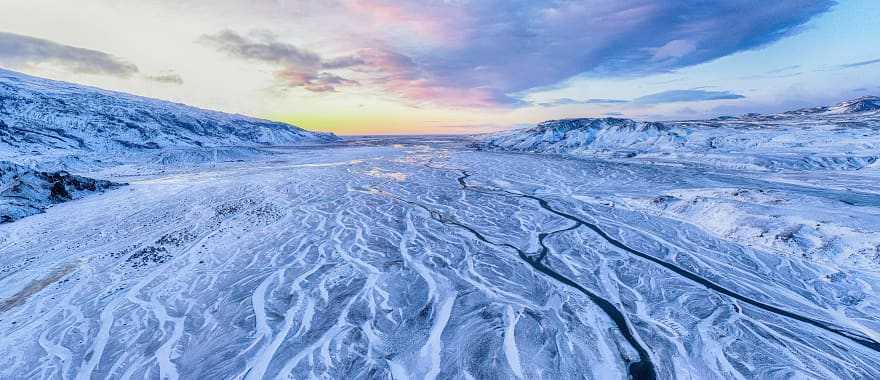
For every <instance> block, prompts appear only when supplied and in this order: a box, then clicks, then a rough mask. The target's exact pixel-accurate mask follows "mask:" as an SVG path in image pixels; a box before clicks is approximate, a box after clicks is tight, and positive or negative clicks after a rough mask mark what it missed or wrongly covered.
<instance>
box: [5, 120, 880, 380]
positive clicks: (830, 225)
mask: <svg viewBox="0 0 880 380" xmlns="http://www.w3.org/2000/svg"><path fill="white" fill-rule="evenodd" d="M822 112H825V111H822ZM205 145H206V146H204V147H197V148H192V149H190V148H186V147H175V148H163V149H156V152H154V153H151V154H149V155H143V156H131V157H134V158H131V157H128V158H126V160H128V161H125V162H112V163H108V162H107V160H102V161H101V162H97V161H96V160H95V157H96V156H95V155H94V153H93V152H85V153H82V157H84V158H80V157H79V156H76V155H77V154H79V153H77V152H76V151H75V150H74V151H70V150H66V149H68V148H67V147H63V148H62V149H65V150H66V151H65V154H67V155H68V156H70V157H73V156H76V157H77V158H76V159H73V158H71V159H70V160H68V162H77V165H79V166H81V167H82V168H83V169H82V170H80V171H78V172H76V174H77V175H83V176H85V177H90V178H101V179H105V180H110V181H112V182H115V183H127V184H128V185H127V186H123V187H118V188H114V189H112V190H110V191H106V192H104V193H101V194H95V195H90V196H85V197H81V198H79V199H74V200H71V201H68V202H64V203H60V204H58V205H55V206H52V207H50V208H48V209H47V210H46V212H45V213H42V214H36V215H32V216H29V217H26V218H22V219H20V220H17V221H15V222H12V223H6V224H2V225H0V378H2V379H7V378H9V379H27V378H70V379H103V378H114V379H115V378H171V379H174V378H245V379H259V378H292V379H300V378H356V379H361V378H395V379H405V378H411V379H423V378H429V379H430V378H441V379H447V378H462V379H466V378H477V379H496V378H497V379H508V378H524V379H540V378H543V379H569V378H588V379H614V378H620V379H625V378H636V379H654V378H656V379H672V378H676V379H755V378H768V379H780V378H783V379H784V378H795V379H802V378H816V379H875V378H880V317H878V316H880V289H878V287H880V270H878V263H877V259H876V258H875V257H876V256H871V253H872V252H871V251H870V248H871V247H872V246H873V247H874V248H875V250H876V247H877V245H880V242H878V239H877V229H878V226H880V220H878V213H880V188H878V187H880V186H878V185H877V181H874V178H876V177H875V174H872V173H873V172H872V169H871V168H868V167H865V168H861V169H859V170H823V171H817V169H809V170H807V169H801V170H795V171H782V170H779V169H778V168H777V169H776V170H768V169H766V168H763V169H760V170H751V169H746V168H729V167H727V168H712V169H711V170H710V169H708V168H707V166H705V165H697V164H690V163H688V162H684V161H682V162H678V163H675V164H674V165H673V164H670V163H668V162H663V163H658V162H656V161H654V160H648V159H645V160H639V159H638V158H623V159H616V158H615V159H609V158H607V157H605V158H596V157H592V156H579V157H575V156H570V155H557V154H534V153H522V152H508V151H503V150H497V148H498V147H497V146H496V147H495V149H493V150H477V149H473V148H472V140H469V139H453V138H436V137H419V138H415V137H414V138H395V139H392V138H384V139H380V138H376V139H369V138H362V139H352V140H349V141H346V142H332V143H325V144H323V145H312V146H292V147H265V146H263V147H260V146H253V145H251V144H245V145H246V146H245V147H243V148H239V147H225V148H209V147H208V145H209V144H205ZM52 149H56V148H52ZM52 149H44V150H42V151H40V152H39V154H32V155H28V156H25V157H24V158H22V159H21V160H20V161H19V164H28V165H49V164H58V161H57V159H56V158H57V157H58V155H55V154H54V153H53V150H52ZM46 157H48V159H47V160H45V161H41V159H42V158H46ZM145 157H147V158H145ZM161 157H165V158H166V159H165V160H162V159H157V158H161ZM139 160H140V161H139ZM41 162H42V163H41ZM46 162H48V164H47V163H46ZM816 173H818V174H816ZM713 210H716V211H713ZM774 216H778V217H774ZM850 216H854V218H850ZM761 218H766V220H763V219H761ZM728 219H729V220H735V221H736V222H735V224H736V225H737V226H740V225H741V226H742V227H741V228H734V229H731V228H730V223H732V222H729V221H728ZM712 221H717V223H714V222H712ZM814 221H815V222H817V223H820V225H819V226H815V225H814V224H813V222H814ZM710 222H712V223H710ZM797 223H801V224H804V226H805V227H803V228H802V229H799V230H797V231H789V230H787V229H786V228H785V227H783V226H786V225H790V224H797ZM765 229H766V231H765V235H764V237H762V238H755V237H754V236H753V235H752V234H753V233H757V232H758V230H761V231H764V230H765ZM828 231H831V232H828ZM777 235H779V236H780V237H779V239H777V238H776V236H777ZM820 235H821V236H822V237H820ZM828 236H839V239H840V240H837V243H834V244H831V245H830V246H834V247H837V248H833V249H832V248H828V249H824V248H821V246H822V243H820V240H822V239H826V238H827V237H828ZM811 239H812V240H811ZM804 241H807V242H810V243H809V244H807V243H803V246H801V245H802V243H801V242H804ZM820 248H821V249H820Z"/></svg>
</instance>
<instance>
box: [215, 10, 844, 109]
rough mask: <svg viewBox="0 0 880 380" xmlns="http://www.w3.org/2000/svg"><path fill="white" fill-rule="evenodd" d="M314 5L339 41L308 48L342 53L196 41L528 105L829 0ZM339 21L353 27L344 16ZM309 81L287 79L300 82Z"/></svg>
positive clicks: (690, 59) (477, 99)
mask: <svg viewBox="0 0 880 380" xmlns="http://www.w3.org/2000/svg"><path fill="white" fill-rule="evenodd" d="M314 4H319V3H317V2H316V3H313V2H303V6H302V7H296V8H297V10H296V12H297V15H296V19H297V20H303V22H304V23H312V24H311V25H312V27H313V28H323V26H322V25H320V24H315V20H322V19H323V20H325V21H326V22H325V24H326V25H333V29H332V30H333V34H334V36H339V37H338V38H339V39H338V40H337V39H332V38H331V39H327V40H322V41H321V43H322V45H310V46H318V47H316V49H319V48H320V49H323V48H324V47H326V48H327V50H328V51H334V52H335V53H338V54H339V56H338V57H327V56H324V54H322V53H320V52H315V51H311V50H308V49H304V48H302V47H301V46H298V45H297V44H291V43H287V42H282V41H279V40H278V39H277V38H276V37H274V36H272V35H271V34H266V33H263V34H257V33H250V34H248V35H242V34H239V33H236V32H234V31H229V30H226V31H221V32H219V33H216V34H209V35H205V36H203V37H202V38H201V39H200V41H201V42H202V43H205V44H206V45H209V46H213V47H214V48H216V49H217V50H219V51H221V52H224V53H225V54H227V55H230V56H234V57H238V58H241V59H247V60H252V61H257V62H263V63H267V64H272V65H275V66H276V67H277V69H278V71H281V70H287V71H295V72H298V73H305V74H308V75H309V76H310V77H318V76H319V74H320V73H330V74H333V75H336V76H338V77H344V78H346V79H348V80H350V81H353V82H357V83H359V84H360V85H361V86H364V87H368V88H369V89H370V90H373V92H374V93H377V94H382V95H392V96H395V97H399V98H401V99H403V100H404V101H405V102H407V103H410V104H415V105H424V104H436V105H443V106H463V107H518V106H525V105H529V103H528V102H524V101H522V100H521V99H520V97H521V96H523V94H525V93H527V92H529V91H533V90H534V89H537V88H546V87H548V86H553V85H557V84H559V83H561V82H563V81H565V80H567V79H570V78H573V77H575V76H579V75H585V76H612V77H614V76H618V77H619V76H623V77H632V76H644V75H650V74H657V73H666V72H671V71H675V70H677V69H680V68H683V67H688V66H692V65H696V64H701V63H705V62H708V61H712V60H714V59H717V58H720V57H724V56H727V55H730V54H734V53H737V52H741V51H745V50H750V49H756V48H759V47H763V46H765V45H767V44H770V43H773V42H775V41H778V40H780V39H782V38H785V37H787V36H790V35H792V34H795V33H797V32H798V31H800V30H802V28H803V26H804V25H805V24H806V23H807V22H808V21H809V20H811V19H812V18H813V17H815V16H817V15H819V14H822V13H824V12H827V11H828V10H829V9H831V8H832V6H833V5H834V4H835V1H833V0H779V1H773V2H761V3H755V2H753V1H749V0H720V1H716V2H713V3H712V6H706V5H705V4H703V3H701V2H687V1H652V0H584V1H570V0H542V1H538V0H535V1H525V0H513V1H511V0H481V1H411V0H338V1H331V2H326V5H324V6H318V5H314ZM320 4H325V2H320ZM301 8H302V9H301ZM261 9H262V8H261ZM279 18H280V16H279ZM347 20H357V22H354V23H344V22H342V21H347ZM328 28H329V27H328ZM276 76H278V75H277V74H276ZM325 76H326V75H325ZM385 79H387V80H385ZM305 82H306V81H298V82H297V81H294V82H293V83H300V85H299V86H300V87H301V88H306V86H307V85H308V84H306V83H305ZM327 86H329V87H333V88H334V89H335V88H337V87H339V88H344V87H345V86H348V85H347V84H338V85H334V84H327ZM317 88H320V89H324V88H325V87H324V86H321V85H319V86H318V87H316V89H317Z"/></svg>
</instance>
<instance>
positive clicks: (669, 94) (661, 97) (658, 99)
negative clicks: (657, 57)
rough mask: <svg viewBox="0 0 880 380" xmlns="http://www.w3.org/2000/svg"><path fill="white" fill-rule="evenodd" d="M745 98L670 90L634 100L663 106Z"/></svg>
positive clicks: (733, 94) (719, 92) (716, 93)
mask: <svg viewBox="0 0 880 380" xmlns="http://www.w3.org/2000/svg"><path fill="white" fill-rule="evenodd" d="M743 98H745V96H742V95H740V94H735V93H732V92H730V91H705V90H670V91H663V92H658V93H655V94H650V95H645V96H642V97H639V98H636V99H634V100H633V103H638V104H661V103H678V102H699V101H707V100H725V99H743Z"/></svg>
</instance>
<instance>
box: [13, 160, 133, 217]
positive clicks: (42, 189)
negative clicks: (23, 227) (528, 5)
mask: <svg viewBox="0 0 880 380" xmlns="http://www.w3.org/2000/svg"><path fill="white" fill-rule="evenodd" d="M119 186H121V184H118V183H114V182H110V181H105V180H97V179H91V178H86V177H81V176H77V175H72V174H70V173H67V172H65V171H57V172H44V171H37V170H33V169H30V168H27V167H25V166H21V165H17V164H14V163H11V162H7V161H0V223H9V222H13V221H16V220H18V219H21V218H23V217H26V216H30V215H34V214H38V213H41V212H43V211H44V210H45V209H46V208H48V207H50V206H52V205H55V204H58V203H62V202H67V201H70V200H74V199H78V198H81V197H83V196H86V195H88V194H93V193H101V192H104V191H106V190H109V189H113V188H116V187H119Z"/></svg>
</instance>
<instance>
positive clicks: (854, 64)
mask: <svg viewBox="0 0 880 380" xmlns="http://www.w3.org/2000/svg"><path fill="white" fill-rule="evenodd" d="M876 63H880V58H877V59H869V60H867V61H859V62H852V63H847V64H843V65H840V66H838V67H839V68H841V69H849V68H852V67H861V66H868V65H873V64H876Z"/></svg>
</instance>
